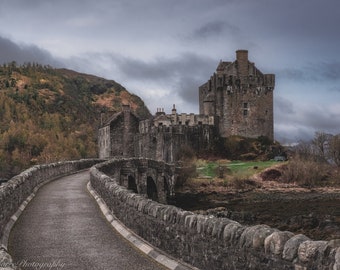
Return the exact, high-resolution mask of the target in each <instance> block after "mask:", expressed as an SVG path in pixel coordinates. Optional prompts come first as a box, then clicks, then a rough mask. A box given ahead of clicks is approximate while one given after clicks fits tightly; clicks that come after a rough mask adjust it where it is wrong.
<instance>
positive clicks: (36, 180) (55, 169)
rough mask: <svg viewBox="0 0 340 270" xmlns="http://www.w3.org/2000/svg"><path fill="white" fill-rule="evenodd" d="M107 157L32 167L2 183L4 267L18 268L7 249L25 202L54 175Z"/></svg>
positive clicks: (0, 252)
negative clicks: (11, 231)
mask: <svg viewBox="0 0 340 270" xmlns="http://www.w3.org/2000/svg"><path fill="white" fill-rule="evenodd" d="M102 161H103V160H99V159H82V160H76V161H64V162H57V163H50V164H43V165H36V166H34V167H31V168H29V169H27V170H25V171H23V172H22V173H20V174H19V175H17V176H14V177H13V178H11V179H10V180H9V181H8V182H7V183H5V184H4V185H2V186H0V240H1V242H0V269H6V270H7V269H8V270H9V269H17V267H16V266H15V265H14V263H13V261H12V258H11V256H10V254H8V252H7V244H8V236H9V232H10V229H11V228H12V226H13V224H14V222H15V220H16V218H17V215H18V214H17V213H18V212H21V211H22V209H23V207H22V206H23V203H24V204H25V202H27V199H28V198H32V197H33V195H32V194H33V193H34V192H35V191H36V190H37V189H38V188H39V186H41V185H43V184H44V183H47V182H48V181H51V180H53V179H54V178H57V177H61V176H63V175H67V174H71V173H73V172H76V171H79V170H82V169H85V168H89V167H91V166H93V165H94V164H96V163H98V162H102Z"/></svg>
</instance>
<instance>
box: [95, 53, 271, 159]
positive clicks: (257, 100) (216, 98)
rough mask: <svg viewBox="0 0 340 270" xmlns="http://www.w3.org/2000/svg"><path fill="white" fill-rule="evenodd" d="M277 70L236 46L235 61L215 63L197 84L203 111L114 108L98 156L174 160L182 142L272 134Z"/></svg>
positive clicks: (203, 145) (206, 146)
mask: <svg viewBox="0 0 340 270" xmlns="http://www.w3.org/2000/svg"><path fill="white" fill-rule="evenodd" d="M274 86H275V75H273V74H263V73H262V72H261V71H260V70H259V69H257V68H256V67H255V64H254V63H252V62H250V61H249V60H248V51H247V50H238V51H236V60H235V61H234V62H223V61H220V63H219V64H218V66H217V69H216V72H215V73H214V74H213V75H212V76H211V77H210V79H209V80H208V81H207V82H206V83H204V84H203V85H201V86H200V87H199V90H198V92H199V114H198V115H197V114H193V113H191V114H186V113H181V114H178V113H177V109H176V107H175V105H173V108H172V111H171V114H166V113H165V112H164V109H162V108H159V109H157V112H156V114H155V115H154V116H153V117H152V118H150V119H146V120H140V119H139V118H138V117H137V116H136V115H135V114H134V113H133V112H132V111H131V109H130V106H129V105H123V110H122V111H121V112H119V113H116V114H114V115H113V116H112V117H110V118H109V119H108V120H107V121H105V122H104V123H102V125H101V127H100V128H99V136H98V146H99V157H100V158H109V157H112V156H129V157H132V156H136V157H147V158H152V159H155V160H164V161H166V162H170V163H171V162H174V161H176V160H177V157H178V155H179V154H180V151H181V148H183V146H184V145H185V146H188V147H190V148H191V149H193V150H194V151H195V153H198V154H199V153H204V152H207V151H214V150H215V149H216V142H217V141H218V139H220V138H227V137H229V136H232V135H238V136H243V137H249V138H257V137H260V136H265V137H268V138H269V139H271V140H272V139H273V136H274V135H273V134H274V132H273V130H274V128H273V90H274Z"/></svg>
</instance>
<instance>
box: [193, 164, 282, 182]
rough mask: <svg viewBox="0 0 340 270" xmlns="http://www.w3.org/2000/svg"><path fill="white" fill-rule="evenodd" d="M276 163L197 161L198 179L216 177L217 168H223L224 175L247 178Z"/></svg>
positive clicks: (217, 173)
mask: <svg viewBox="0 0 340 270" xmlns="http://www.w3.org/2000/svg"><path fill="white" fill-rule="evenodd" d="M277 163H278V162H277V161H225V160H218V161H206V160H198V161H197V164H196V166H197V171H198V174H199V176H200V177H209V178H210V177H211V178H214V177H218V176H219V170H218V167H219V166H221V167H223V168H224V170H223V171H224V175H231V176H240V177H249V176H251V175H253V174H255V173H258V172H260V171H262V170H264V169H266V168H269V167H271V166H273V165H275V164H277Z"/></svg>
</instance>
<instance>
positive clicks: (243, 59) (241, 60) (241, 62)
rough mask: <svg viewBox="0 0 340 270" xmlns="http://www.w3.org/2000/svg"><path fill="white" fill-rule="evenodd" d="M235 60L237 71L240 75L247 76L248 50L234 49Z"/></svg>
mask: <svg viewBox="0 0 340 270" xmlns="http://www.w3.org/2000/svg"><path fill="white" fill-rule="evenodd" d="M236 61H237V65H238V72H239V75H240V76H241V77H243V76H248V73H249V71H248V51H247V50H237V51H236Z"/></svg>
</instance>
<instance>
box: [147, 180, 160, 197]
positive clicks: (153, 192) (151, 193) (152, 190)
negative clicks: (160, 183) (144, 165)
mask: <svg viewBox="0 0 340 270" xmlns="http://www.w3.org/2000/svg"><path fill="white" fill-rule="evenodd" d="M146 194H147V195H148V198H149V199H151V200H153V201H158V191H157V186H156V184H155V181H154V180H153V178H152V177H150V176H148V177H147V181H146Z"/></svg>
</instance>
